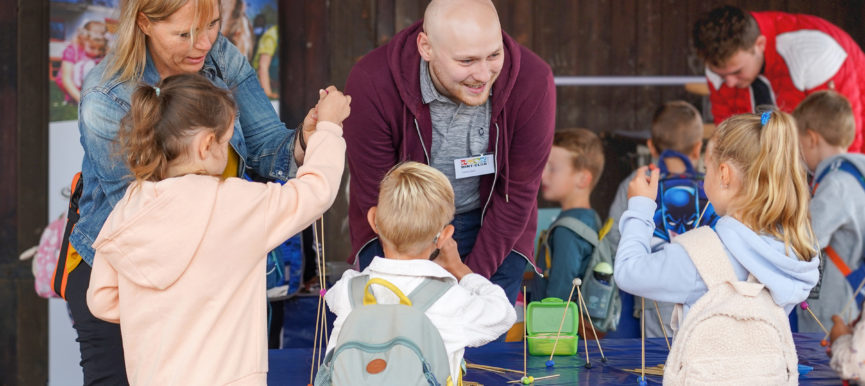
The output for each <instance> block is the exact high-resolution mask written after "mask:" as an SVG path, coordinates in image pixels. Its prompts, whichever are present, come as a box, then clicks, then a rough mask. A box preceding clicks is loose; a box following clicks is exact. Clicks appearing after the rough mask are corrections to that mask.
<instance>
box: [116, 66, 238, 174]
mask: <svg viewBox="0 0 865 386" xmlns="http://www.w3.org/2000/svg"><path fill="white" fill-rule="evenodd" d="M236 111H237V108H236V106H235V103H234V100H233V99H232V98H231V94H230V93H229V92H228V91H226V90H223V89H221V88H219V87H216V86H214V85H213V84H212V83H210V81H209V80H207V78H205V77H203V76H201V75H199V74H181V75H175V76H170V77H168V78H165V80H163V81H162V82H161V83H160V84H159V86H158V87H151V86H148V85H141V86H139V87H138V88H137V89H136V90H135V92H133V93H132V100H131V107H130V109H129V113H127V115H126V116H125V117H124V118H123V120H122V122H121V127H120V132H119V133H118V139H119V145H120V148H119V152H120V154H121V155H122V158H123V160H124V161H125V163H126V165H127V166H128V167H129V171H130V172H131V173H132V176H133V177H134V178H135V179H136V180H145V181H161V180H163V179H165V178H167V176H168V167H169V165H170V164H171V163H172V161H174V160H176V159H177V158H179V157H181V156H182V155H184V153H185V152H186V146H187V144H188V140H187V139H188V138H189V137H190V136H192V135H194V134H195V133H196V132H197V131H199V130H209V131H211V132H213V133H214V134H215V135H216V136H217V138H222V137H223V136H224V135H225V132H226V131H227V130H228V129H229V127H231V124H232V123H233V121H234V116H235V112H236Z"/></svg>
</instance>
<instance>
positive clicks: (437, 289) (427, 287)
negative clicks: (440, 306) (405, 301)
mask: <svg viewBox="0 0 865 386" xmlns="http://www.w3.org/2000/svg"><path fill="white" fill-rule="evenodd" d="M452 286H453V283H448V282H447V281H445V280H443V279H433V278H426V279H424V281H423V282H421V283H420V284H419V285H418V286H417V287H415V289H414V290H413V291H411V293H410V294H408V298H409V299H411V304H412V307H415V308H418V309H420V311H421V312H426V310H427V309H429V308H430V306H432V305H433V303H435V302H436V301H438V300H439V298H440V297H442V295H444V294H445V292H448V290H450V289H451V287H452Z"/></svg>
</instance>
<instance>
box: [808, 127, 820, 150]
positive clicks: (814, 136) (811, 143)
mask: <svg viewBox="0 0 865 386" xmlns="http://www.w3.org/2000/svg"><path fill="white" fill-rule="evenodd" d="M805 136H806V137H807V138H808V148H813V147H815V146H817V144H818V143H820V138H821V136H820V134H819V133H817V132H816V131H814V130H811V129H807V130H805Z"/></svg>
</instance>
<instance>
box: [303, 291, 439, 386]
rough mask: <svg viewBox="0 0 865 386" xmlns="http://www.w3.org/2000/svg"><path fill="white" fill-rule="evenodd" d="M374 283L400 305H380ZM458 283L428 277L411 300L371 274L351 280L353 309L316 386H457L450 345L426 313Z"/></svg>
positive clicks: (319, 375)
mask: <svg viewBox="0 0 865 386" xmlns="http://www.w3.org/2000/svg"><path fill="white" fill-rule="evenodd" d="M373 284H377V285H381V286H384V287H385V288H388V289H390V290H391V291H392V292H393V293H395V294H396V295H397V297H399V298H400V303H399V304H378V303H377V301H376V299H375V296H373V294H372V292H371V291H370V288H369V287H370V286H371V285H373ZM452 285H453V284H452V283H448V282H445V281H444V280H438V279H432V278H427V279H425V280H424V281H423V282H422V283H421V284H420V285H418V287H417V288H415V289H414V291H412V292H411V293H410V294H409V295H408V296H405V295H404V294H403V293H402V291H400V290H399V288H397V287H396V286H395V285H393V284H392V283H390V282H388V281H387V280H384V279H381V278H373V279H370V278H369V275H360V276H356V277H354V278H352V279H351V281H349V286H348V287H349V288H348V290H349V298H350V300H351V307H352V310H351V312H350V313H349V314H348V317H347V318H346V319H345V323H343V325H342V330H341V331H340V333H339V336H338V337H337V338H336V339H337V343H336V347H335V348H334V349H333V350H331V352H329V353H328V354H327V356H325V358H324V363H322V365H321V367H320V368H319V370H318V374H316V377H315V386H325V385H430V386H438V385H452V384H456V382H455V381H454V380H451V379H450V367H449V364H448V356H447V351H445V346H444V341H443V340H442V337H441V335H440V334H439V331H438V329H437V328H436V327H435V326H434V325H433V324H432V322H431V321H430V320H429V318H428V317H427V316H426V314H424V312H425V311H426V310H427V309H428V308H429V307H430V306H431V305H432V304H433V303H435V302H436V301H437V300H438V299H439V298H440V297H441V296H442V295H444V293H445V292H447V291H448V290H449V289H450V287H451V286H452Z"/></svg>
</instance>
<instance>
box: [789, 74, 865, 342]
mask: <svg viewBox="0 0 865 386" xmlns="http://www.w3.org/2000/svg"><path fill="white" fill-rule="evenodd" d="M793 117H794V118H795V119H796V126H798V128H799V146H800V147H801V149H802V158H804V160H805V164H806V165H807V166H808V170H809V171H810V172H811V173H813V175H814V183H812V191H811V194H812V195H813V197H812V199H811V207H810V213H811V226H812V228H813V229H814V234H815V235H816V236H817V242H818V243H819V244H820V247H821V248H824V256H826V257H829V256H830V252H829V251H830V250H831V251H833V253H834V254H835V256H837V258H839V259H840V262H841V263H842V265H846V266H847V267H848V268H850V269H852V270H856V269H857V268H859V266H860V265H861V264H862V257H863V252H865V216H863V213H865V187H863V185H862V182H860V181H858V180H857V177H856V176H854V174H852V173H849V172H847V171H844V170H841V169H840V168H838V166H840V165H841V163H842V162H845V161H846V162H847V163H849V166H852V167H853V168H854V169H858V172H859V177H860V178H861V176H862V174H863V172H865V155H862V154H853V153H849V154H848V153H847V148H848V147H849V146H850V144H851V143H852V142H853V138H854V137H855V135H856V122H855V119H854V115H853V110H852V108H851V106H850V102H848V101H847V98H845V97H844V96H843V95H841V94H838V93H836V92H834V91H820V92H816V93H814V94H811V95H809V96H808V97H807V98H805V100H803V101H802V103H801V104H799V106H797V107H796V110H794V111H793ZM827 247H829V248H827ZM827 260H828V261H826V262H825V264H824V266H823V272H822V274H823V277H822V285H821V287H820V292H819V296H818V298H817V299H809V300H808V303H809V304H810V307H811V310H812V311H814V314H815V315H816V316H817V318H819V319H820V321H821V322H822V323H823V324H824V325H825V326H826V327H827V328H828V327H829V326H830V324H831V323H830V322H831V321H832V315H833V314H837V313H840V312H841V311H842V310H841V309H842V308H843V307H844V303H846V302H847V299H849V298H850V296H851V295H852V293H853V288H851V286H850V284H848V282H847V280H845V278H844V275H843V274H842V273H841V272H842V271H841V269H842V268H840V267H839V264H838V263H839V261H834V260H833V259H832V258H829V259H827ZM857 309H858V307H857V306H855V305H854V306H853V307H852V310H851V311H852V312H851V314H850V315H856V314H858V312H857V311H856V310H857ZM797 312H798V313H799V314H798V320H799V331H800V332H818V331H821V329H820V326H819V325H818V324H817V322H816V321H815V320H814V318H813V317H811V315H810V314H809V313H808V312H807V311H806V310H802V309H799V310H798V311H797ZM850 315H843V316H844V318H846V319H848V320H849V319H850Z"/></svg>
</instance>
